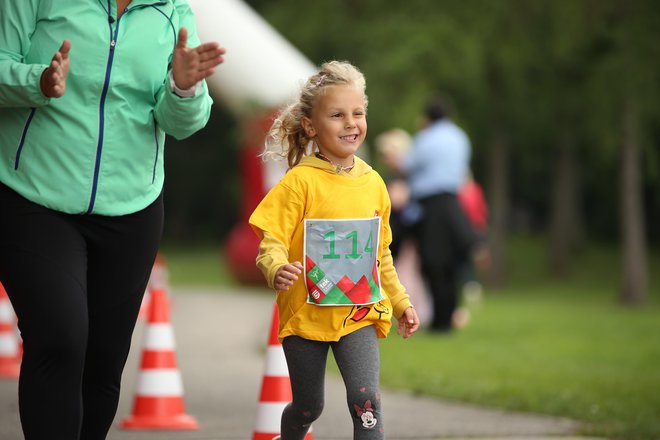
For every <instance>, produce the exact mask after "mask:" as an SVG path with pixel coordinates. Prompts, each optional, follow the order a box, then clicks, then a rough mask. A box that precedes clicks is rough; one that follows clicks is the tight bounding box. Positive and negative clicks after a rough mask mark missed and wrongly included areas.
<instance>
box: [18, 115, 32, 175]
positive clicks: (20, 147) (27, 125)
mask: <svg viewBox="0 0 660 440" xmlns="http://www.w3.org/2000/svg"><path fill="white" fill-rule="evenodd" d="M36 111H37V109H36V107H32V108H31V109H30V114H29V115H28V118H27V121H25V127H23V133H21V141H20V142H19V144H18V148H17V149H16V160H15V161H14V170H17V169H18V164H19V162H20V161H21V152H22V151H23V146H24V145H25V138H26V136H27V132H28V129H29V128H30V124H31V123H32V118H33V117H34V113H35V112H36Z"/></svg>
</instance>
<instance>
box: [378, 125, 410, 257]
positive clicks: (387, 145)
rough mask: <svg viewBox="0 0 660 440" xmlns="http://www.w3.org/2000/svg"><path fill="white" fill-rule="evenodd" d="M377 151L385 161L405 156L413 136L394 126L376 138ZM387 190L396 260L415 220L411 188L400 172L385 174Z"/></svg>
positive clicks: (393, 253) (392, 247) (393, 255)
mask: <svg viewBox="0 0 660 440" xmlns="http://www.w3.org/2000/svg"><path fill="white" fill-rule="evenodd" d="M374 142H375V146H376V151H377V152H378V154H379V156H380V157H381V160H383V161H385V160H387V159H385V158H387V157H389V156H395V157H403V156H405V155H406V154H407V153H408V151H409V150H410V147H411V145H412V137H411V136H410V134H409V133H408V132H407V131H406V130H404V129H402V128H392V129H390V130H387V131H385V132H383V133H381V134H379V135H378V136H377V137H376V139H375V141H374ZM383 179H384V180H385V185H386V186H387V192H388V193H389V195H390V200H391V201H392V213H391V214H390V228H391V229H392V243H391V244H390V250H391V251H392V257H393V258H394V259H395V260H396V258H397V257H398V255H399V250H400V249H401V244H402V243H403V242H404V241H405V240H406V239H408V238H410V237H409V235H410V231H411V227H412V225H413V223H414V221H411V220H413V219H412V218H411V215H410V214H409V211H410V208H409V206H410V188H409V187H408V182H407V181H406V179H405V177H403V176H401V175H400V174H399V173H391V174H389V175H384V176H383Z"/></svg>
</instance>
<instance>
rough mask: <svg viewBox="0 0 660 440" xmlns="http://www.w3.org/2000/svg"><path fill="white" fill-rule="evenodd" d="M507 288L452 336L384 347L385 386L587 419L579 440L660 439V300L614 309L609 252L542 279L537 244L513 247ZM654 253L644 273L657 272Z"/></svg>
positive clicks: (596, 252)
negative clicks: (597, 439)
mask: <svg viewBox="0 0 660 440" xmlns="http://www.w3.org/2000/svg"><path fill="white" fill-rule="evenodd" d="M508 255H509V268H510V270H509V283H508V287H507V288H505V289H503V290H502V291H497V292H489V291H486V292H485V296H484V298H483V301H482V303H481V305H480V306H479V307H472V308H471V309H472V310H471V312H472V320H471V323H470V324H469V325H468V326H467V327H466V328H464V329H463V330H461V331H458V332H455V334H453V335H450V336H438V335H436V334H430V333H427V332H423V331H422V332H420V333H419V334H417V335H415V336H414V337H413V338H411V339H409V340H407V341H403V340H402V339H401V338H398V337H394V334H391V336H390V337H389V338H388V339H387V340H385V341H383V344H382V382H383V384H384V385H385V386H389V387H393V388H399V389H409V390H412V391H413V392H416V393H419V394H424V395H430V396H438V397H442V398H446V399H454V400H460V401H464V402H471V403H475V404H480V405H487V406H493V407H498V408H503V409H508V410H517V411H529V412H535V413H542V414H548V415H556V416H563V417H569V418H573V419H576V420H581V421H584V422H587V428H586V429H585V434H589V435H600V436H607V437H611V438H627V439H657V438H658V437H659V436H660V301H659V299H660V298H658V296H659V295H658V294H659V293H660V292H659V291H658V286H659V285H660V284H659V281H660V280H658V274H653V276H654V277H655V278H652V279H651V283H650V285H651V286H652V289H651V292H650V296H651V297H650V298H649V301H648V304H646V305H645V306H644V307H639V308H626V307H623V306H621V305H620V304H619V302H618V299H617V294H618V273H619V262H618V257H617V254H616V252H615V250H614V249H611V248H607V247H599V248H592V249H590V250H589V251H584V252H582V253H581V255H580V256H579V259H578V260H577V261H576V263H578V264H576V267H575V270H574V271H573V273H572V274H571V276H570V278H569V279H568V280H566V281H562V282H560V281H555V280H550V279H549V278H548V276H547V275H546V273H545V260H544V253H543V243H542V242H541V241H540V240H536V239H531V238H527V239H523V240H514V241H512V242H511V243H510V249H509V253H508ZM659 263H660V262H659V261H658V259H657V256H655V257H654V259H652V261H650V267H651V268H653V267H660V266H658V264H659Z"/></svg>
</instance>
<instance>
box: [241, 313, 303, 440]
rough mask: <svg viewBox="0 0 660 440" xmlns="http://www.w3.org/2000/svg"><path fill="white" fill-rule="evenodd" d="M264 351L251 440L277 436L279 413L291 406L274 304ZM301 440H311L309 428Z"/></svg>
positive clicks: (284, 359)
mask: <svg viewBox="0 0 660 440" xmlns="http://www.w3.org/2000/svg"><path fill="white" fill-rule="evenodd" d="M271 322H272V323H271V326H270V336H269V337H268V347H267V348H266V365H265V368H264V377H263V381H262V382H261V393H260V395H259V406H258V408H257V421H256V427H255V429H254V435H253V436H252V440H272V439H273V438H274V437H275V436H277V435H279V433H280V424H281V419H282V411H284V407H285V406H286V405H287V404H288V403H289V402H291V399H292V395H291V381H290V379H289V369H288V367H287V364H286V358H285V357H284V349H283V348H282V344H281V343H280V340H279V339H278V338H277V334H278V329H279V326H280V319H279V314H278V310H277V304H275V307H274V308H273V319H272V321H271ZM305 440H312V428H311V427H310V428H309V431H308V432H307V435H306V436H305Z"/></svg>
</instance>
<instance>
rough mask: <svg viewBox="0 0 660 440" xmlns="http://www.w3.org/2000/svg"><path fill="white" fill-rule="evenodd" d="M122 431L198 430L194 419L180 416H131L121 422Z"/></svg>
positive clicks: (184, 415) (183, 415)
mask: <svg viewBox="0 0 660 440" xmlns="http://www.w3.org/2000/svg"><path fill="white" fill-rule="evenodd" d="M120 426H121V428H122V429H136V430H137V429H143V430H150V429H153V430H160V429H163V430H167V429H173V430H181V431H194V430H197V429H198V428H199V424H198V423H197V420H195V418H193V417H191V416H189V415H186V414H181V415H178V416H167V417H163V416H131V417H127V418H125V419H124V420H122V422H121V425H120Z"/></svg>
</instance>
